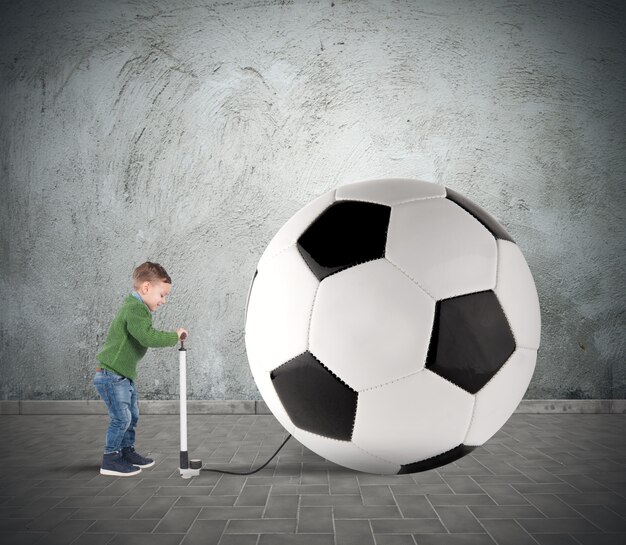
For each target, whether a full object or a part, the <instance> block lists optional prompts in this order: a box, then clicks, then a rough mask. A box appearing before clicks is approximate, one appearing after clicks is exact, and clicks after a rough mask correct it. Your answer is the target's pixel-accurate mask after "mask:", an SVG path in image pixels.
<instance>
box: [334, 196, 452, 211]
mask: <svg viewBox="0 0 626 545" xmlns="http://www.w3.org/2000/svg"><path fill="white" fill-rule="evenodd" d="M445 198H446V196H445V195H434V196H431V197H415V198H411V199H408V200H406V201H399V202H394V203H386V202H380V201H375V200H372V199H365V198H362V197H341V198H340V199H337V200H336V201H335V202H341V201H356V202H367V203H370V204H378V205H380V206H388V207H389V208H393V207H394V206H402V205H403V204H409V203H412V202H416V201H427V200H430V199H445Z"/></svg>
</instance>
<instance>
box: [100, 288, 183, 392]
mask: <svg viewBox="0 0 626 545" xmlns="http://www.w3.org/2000/svg"><path fill="white" fill-rule="evenodd" d="M177 342H178V334H177V333H176V332H175V331H157V330H156V329H153V327H152V316H151V315H150V311H149V310H148V307H147V306H146V305H145V304H144V303H142V302H141V301H139V299H137V298H136V297H134V296H133V295H129V296H128V297H127V298H126V299H125V300H124V304H123V305H122V308H121V309H120V310H119V312H118V313H117V314H116V316H115V318H113V321H112V322H111V326H110V327H109V332H108V333H107V338H106V340H105V341H104V347H103V348H102V350H101V351H100V352H99V353H98V355H97V356H96V359H97V360H98V361H99V362H100V364H101V365H102V367H105V368H106V369H110V370H111V371H113V372H115V373H117V374H119V375H123V376H125V377H128V378H129V379H131V380H135V377H136V376H137V363H138V362H139V360H140V359H141V358H143V357H144V355H145V354H146V352H147V350H148V348H156V347H163V346H174V345H175V344H176V343H177Z"/></svg>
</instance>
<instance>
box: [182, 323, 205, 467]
mask: <svg viewBox="0 0 626 545" xmlns="http://www.w3.org/2000/svg"><path fill="white" fill-rule="evenodd" d="M186 338H187V335H186V334H185V333H183V334H182V335H181V336H180V348H179V349H178V377H179V383H180V384H179V395H180V467H179V470H180V476H181V477H182V478H183V479H190V478H191V477H197V476H198V475H200V469H201V468H202V460H190V459H189V452H187V349H186V348H185V342H184V341H185V339H186Z"/></svg>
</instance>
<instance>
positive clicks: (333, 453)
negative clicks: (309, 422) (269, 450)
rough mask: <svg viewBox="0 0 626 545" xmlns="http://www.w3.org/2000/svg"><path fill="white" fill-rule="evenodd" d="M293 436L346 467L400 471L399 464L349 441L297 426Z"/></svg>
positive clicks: (368, 471)
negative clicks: (311, 431) (378, 456)
mask: <svg viewBox="0 0 626 545" xmlns="http://www.w3.org/2000/svg"><path fill="white" fill-rule="evenodd" d="M293 436H294V437H295V438H296V439H297V440H298V441H300V442H301V443H302V444H303V445H304V446H305V447H307V448H308V449H310V450H312V451H313V452H315V453H316V454H318V455H320V456H322V457H323V458H326V459H327V460H331V461H333V462H335V463H337V464H341V465H342V466H344V467H349V468H350V469H354V470H356V471H364V472H366V473H384V474H389V473H398V471H399V470H400V465H399V464H394V463H392V462H388V461H387V460H382V459H380V458H377V457H376V456H372V455H371V454H369V453H367V452H365V451H364V450H363V449H360V448H359V447H358V446H356V445H354V444H353V443H350V442H349V441H337V440H336V439H329V438H328V437H322V436H321V435H316V434H314V433H310V432H308V431H304V430H301V429H300V428H296V429H295V431H294V433H293Z"/></svg>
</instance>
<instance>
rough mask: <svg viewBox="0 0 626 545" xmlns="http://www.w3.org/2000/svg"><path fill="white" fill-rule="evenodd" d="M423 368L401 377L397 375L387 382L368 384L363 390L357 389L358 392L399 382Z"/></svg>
mask: <svg viewBox="0 0 626 545" xmlns="http://www.w3.org/2000/svg"><path fill="white" fill-rule="evenodd" d="M423 370H424V369H423V368H422V369H419V370H417V371H414V372H413V373H409V374H408V375H404V376H402V377H398V378H396V379H393V380H390V381H389V382H382V383H380V384H377V385H376V386H370V387H369V388H364V389H363V390H359V391H358V392H359V394H361V393H363V392H369V391H370V390H377V389H378V388H382V387H384V386H388V385H389V384H394V383H395V382H400V381H401V380H404V379H406V378H409V377H412V376H413V375H417V374H418V373H421V372H422V371H423Z"/></svg>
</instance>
